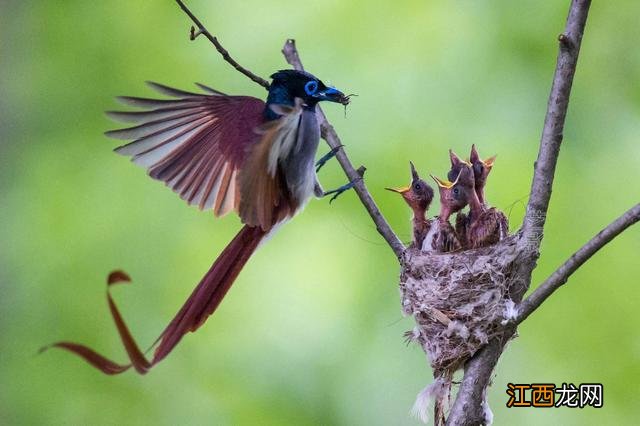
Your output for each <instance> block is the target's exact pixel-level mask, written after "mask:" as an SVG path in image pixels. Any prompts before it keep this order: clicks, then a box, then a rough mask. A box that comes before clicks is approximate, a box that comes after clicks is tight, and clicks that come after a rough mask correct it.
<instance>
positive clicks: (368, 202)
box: [176, 0, 405, 258]
mask: <svg viewBox="0 0 640 426" xmlns="http://www.w3.org/2000/svg"><path fill="white" fill-rule="evenodd" d="M176 3H178V6H180V9H182V10H183V11H184V13H186V14H187V15H188V16H189V18H191V20H192V21H193V23H194V24H196V26H197V27H198V31H197V32H196V31H195V29H194V28H193V27H191V40H194V39H195V38H196V37H198V36H199V35H200V34H204V35H205V37H207V38H208V39H209V41H211V43H212V44H213V45H214V46H215V48H216V50H217V51H218V52H219V53H220V54H221V55H222V58H223V59H224V60H225V61H227V62H228V63H229V64H231V66H233V67H234V68H235V69H236V70H237V71H239V72H240V73H242V74H244V75H245V76H247V77H249V79H251V80H252V81H254V82H256V83H258V84H259V85H261V86H262V87H264V88H265V89H269V82H268V81H266V80H264V79H263V78H261V77H258V76H257V75H255V74H254V73H252V72H251V71H249V70H248V69H246V68H244V67H243V66H241V65H240V64H239V63H237V62H236V61H235V60H234V59H233V58H232V57H231V55H229V52H228V51H227V50H226V49H225V48H224V47H223V46H222V45H221V44H220V42H219V41H218V39H217V38H216V37H214V36H213V35H211V33H210V32H209V31H208V30H207V29H206V28H205V26H204V25H202V23H201V22H200V20H199V19H198V18H197V17H196V16H195V15H194V14H193V13H192V12H191V11H190V10H189V8H188V7H187V6H186V5H185V4H184V3H183V2H182V1H181V0H176ZM282 53H283V54H284V56H285V59H286V60H287V62H288V63H289V64H290V65H292V66H293V67H294V68H295V69H297V70H304V67H303V66H302V62H301V61H300V57H299V56H298V51H297V49H296V45H295V41H294V40H292V39H289V40H287V41H286V43H285V45H284V48H283V49H282ZM316 109H317V111H318V118H319V119H320V127H321V130H322V138H323V139H324V140H325V141H327V143H328V144H329V146H330V147H331V148H332V149H333V148H336V149H337V148H338V147H340V146H342V143H341V142H340V138H339V137H338V134H337V133H336V131H335V130H334V129H333V127H332V126H331V124H329V122H328V121H327V117H326V116H325V115H324V112H323V111H322V109H321V108H320V106H317V107H316ZM336 158H337V159H338V162H339V163H340V166H342V169H343V170H344V172H345V174H346V175H347V177H348V178H349V181H350V182H353V183H354V189H355V191H356V193H357V194H358V197H359V198H360V201H361V202H362V204H363V205H364V207H365V208H366V209H367V211H368V212H369V215H370V216H371V218H372V219H373V222H374V223H375V224H376V229H377V230H378V232H379V233H380V235H382V236H383V237H384V239H385V240H386V241H387V243H388V244H389V246H390V247H391V249H392V250H393V252H394V253H395V255H396V256H397V257H398V258H400V257H401V256H402V253H404V250H405V247H404V244H402V241H400V239H399V238H398V236H397V235H396V234H395V233H394V232H393V230H392V229H391V226H389V224H388V223H387V221H386V219H385V218H384V216H382V213H381V212H380V209H378V206H377V205H376V203H375V201H373V198H372V197H371V194H369V191H368V190H367V186H366V185H365V183H364V180H363V179H362V176H361V174H360V173H359V172H358V170H356V169H355V168H354V167H353V165H352V164H351V161H350V160H349V157H347V154H346V153H345V152H344V150H343V149H338V151H337V152H336Z"/></svg>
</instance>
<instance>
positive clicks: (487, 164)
mask: <svg viewBox="0 0 640 426" xmlns="http://www.w3.org/2000/svg"><path fill="white" fill-rule="evenodd" d="M495 162H496V156H495V155H494V156H493V157H491V158H487V159H486V160H484V161H483V162H482V163H483V164H484V165H485V167H487V168H489V169H490V168H492V167H493V163H495Z"/></svg>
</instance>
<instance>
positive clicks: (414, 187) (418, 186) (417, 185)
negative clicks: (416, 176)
mask: <svg viewBox="0 0 640 426" xmlns="http://www.w3.org/2000/svg"><path fill="white" fill-rule="evenodd" d="M413 189H415V190H416V191H420V189H422V187H421V186H420V184H419V183H416V184H414V185H413Z"/></svg>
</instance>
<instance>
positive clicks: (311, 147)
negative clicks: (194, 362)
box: [54, 70, 349, 374]
mask: <svg viewBox="0 0 640 426" xmlns="http://www.w3.org/2000/svg"><path fill="white" fill-rule="evenodd" d="M271 79H272V82H271V85H270V86H269V94H268V96H267V100H266V102H263V101H262V100H260V99H256V98H253V97H249V96H230V95H226V94H224V93H222V92H219V91H217V90H214V89H211V88H209V87H207V86H204V85H199V86H200V88H201V89H202V90H203V91H204V92H205V93H192V92H187V91H183V90H178V89H174V88H170V87H167V86H164V85H161V84H157V83H149V84H150V86H151V87H152V88H154V89H155V90H157V91H158V92H160V93H162V94H164V95H168V96H170V97H172V98H173V99H162V100H159V99H147V98H137V97H121V98H119V99H120V100H121V101H123V102H124V103H125V104H129V105H132V106H134V107H141V108H143V110H142V111H133V112H109V113H108V115H109V116H111V117H112V118H115V119H118V120H123V121H129V122H135V123H137V125H135V126H133V127H129V128H126V129H121V130H112V131H109V132H107V133H106V134H107V136H110V137H113V138H118V139H125V140H130V141H131V142H129V143H127V144H126V145H123V146H120V147H118V148H116V152H118V153H120V154H123V155H126V156H129V157H131V159H132V161H133V162H134V163H136V164H138V165H140V166H142V167H144V168H146V169H147V170H148V173H149V175H150V176H151V177H152V178H153V179H156V180H160V181H163V182H164V183H165V184H166V185H167V186H169V187H170V188H171V189H173V190H174V191H175V192H176V193H177V194H178V195H179V196H180V197H181V198H182V199H184V200H185V201H186V202H187V203H189V204H190V205H196V206H198V208H200V209H201V210H211V211H213V213H214V215H216V216H223V215H225V214H227V213H229V212H231V211H233V210H234V211H237V212H238V214H239V216H240V219H241V221H242V223H243V224H244V226H243V227H242V229H241V230H240V232H238V234H237V235H236V236H235V237H234V238H233V240H232V241H231V242H230V243H229V244H228V245H227V247H226V248H225V249H224V250H223V251H222V253H221V254H220V256H219V257H218V258H217V259H216V260H215V262H214V263H213V265H212V266H211V268H210V269H209V271H208V272H207V273H206V275H205V276H204V278H202V280H201V281H200V283H199V284H198V285H197V287H196V288H195V290H193V292H192V293H191V296H190V297H189V298H188V299H187V301H186V302H185V303H184V305H183V306H182V308H181V309H180V310H179V312H178V313H177V314H176V316H175V317H174V318H173V320H172V321H171V322H170V323H169V325H168V326H167V327H166V328H165V329H164V331H163V332H162V334H161V335H160V337H159V338H158V340H157V341H156V343H157V344H158V346H157V348H156V350H155V352H154V355H153V358H152V359H151V360H150V361H147V360H146V359H145V357H144V355H143V354H142V352H141V351H140V350H139V349H138V346H137V345H136V343H135V341H134V340H133V338H132V337H131V335H130V333H129V331H128V329H127V327H126V325H125V324H124V321H123V320H122V318H121V316H120V314H119V312H118V310H117V308H116V307H115V304H114V303H113V301H112V300H111V298H110V297H109V306H110V308H111V313H112V315H113V317H114V320H115V322H116V325H117V326H118V331H119V332H120V335H121V339H122V341H123V343H124V346H125V348H126V349H127V352H128V354H129V358H130V359H131V364H128V365H118V364H116V363H113V362H112V361H110V360H108V359H107V358H105V357H102V356H101V355H100V354H98V353H96V352H94V351H92V350H91V349H89V348H87V347H85V346H82V345H77V344H73V343H68V342H61V343H58V344H56V345H54V346H58V347H62V348H64V349H67V350H70V351H71V352H74V353H75V354H77V355H79V356H81V357H83V358H84V359H85V360H86V361H88V362H89V363H90V364H92V365H93V366H94V367H97V368H99V369H101V370H102V371H103V372H105V373H107V374H117V373H120V372H122V371H125V370H126V369H128V368H129V367H131V366H133V367H134V368H135V369H136V370H137V371H138V372H140V373H145V372H146V371H147V370H148V369H149V368H151V367H152V366H153V365H154V364H156V363H158V362H160V361H161V360H162V359H163V358H165V357H166V356H167V355H168V354H169V353H170V352H171V351H172V350H173V348H174V347H175V346H176V345H177V344H178V342H179V341H180V340H181V339H182V337H183V336H184V335H185V334H186V333H187V332H189V331H195V330H196V329H197V328H198V327H200V326H201V325H202V324H203V323H204V322H205V321H206V319H207V317H209V315H211V314H212V313H213V312H214V311H215V310H216V308H217V307H218V305H219V304H220V302H221V301H222V299H223V298H224V296H225V294H226V293H227V291H228V290H229V288H230V287H231V285H232V284H233V282H234V280H235V279H236V277H237V276H238V274H239V273H240V271H241V269H242V268H243V266H244V265H245V263H246V262H247V260H249V258H250V257H251V255H252V253H253V252H254V251H255V250H256V248H257V247H258V245H259V244H260V242H261V241H263V240H264V239H265V238H266V237H267V236H268V235H269V234H271V233H272V232H273V231H274V230H275V229H276V227H277V226H278V225H280V224H282V223H284V222H286V221H287V220H289V219H291V218H292V217H293V216H294V215H295V214H296V213H298V212H299V211H300V210H301V209H302V208H303V207H304V206H305V204H306V203H307V202H308V201H309V199H310V198H311V197H312V196H313V195H314V194H315V195H316V196H320V195H323V191H322V189H321V187H320V185H319V184H318V181H317V177H316V171H315V168H314V157H315V154H316V150H317V148H318V144H319V141H320V125H319V123H318V120H317V117H316V105H317V104H318V102H321V101H330V102H337V103H341V104H344V105H347V104H348V103H349V97H348V96H345V95H344V94H343V93H342V92H340V91H339V90H337V89H335V88H333V87H328V86H326V85H325V84H324V83H323V82H322V81H321V80H320V79H318V78H316V77H315V76H313V75H312V74H310V73H307V72H303V71H296V70H282V71H278V72H276V73H275V74H273V75H272V76H271ZM109 282H110V283H111V277H110V281H109ZM118 367H119V368H118Z"/></svg>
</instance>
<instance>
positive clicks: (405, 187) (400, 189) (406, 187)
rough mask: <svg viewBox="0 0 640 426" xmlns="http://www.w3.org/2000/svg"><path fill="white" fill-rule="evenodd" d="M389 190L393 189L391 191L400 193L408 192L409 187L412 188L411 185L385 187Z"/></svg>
mask: <svg viewBox="0 0 640 426" xmlns="http://www.w3.org/2000/svg"><path fill="white" fill-rule="evenodd" d="M385 189H386V190H387V191H391V192H397V193H398V194H401V195H402V194H406V193H407V192H409V189H411V187H410V186H403V187H400V188H385Z"/></svg>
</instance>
